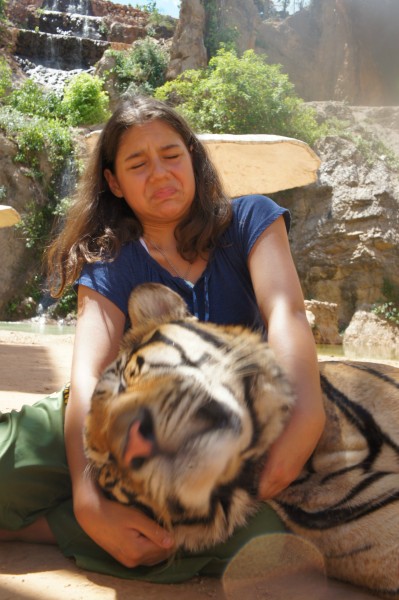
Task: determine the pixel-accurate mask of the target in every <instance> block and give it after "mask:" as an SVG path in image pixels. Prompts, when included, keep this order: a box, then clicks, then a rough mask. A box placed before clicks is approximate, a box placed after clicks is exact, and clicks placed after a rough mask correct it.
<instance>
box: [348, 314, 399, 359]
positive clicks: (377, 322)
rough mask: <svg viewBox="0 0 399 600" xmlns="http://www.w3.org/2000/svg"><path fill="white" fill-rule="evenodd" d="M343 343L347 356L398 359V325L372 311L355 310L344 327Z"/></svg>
mask: <svg viewBox="0 0 399 600" xmlns="http://www.w3.org/2000/svg"><path fill="white" fill-rule="evenodd" d="M343 344H344V348H345V353H346V355H347V356H353V357H354V358H362V357H364V356H372V357H373V358H375V359H378V358H380V359H392V360H398V359H399V326H398V325H395V324H394V323H390V322H389V321H386V320H385V319H382V318H381V317H379V316H378V315H375V314H374V313H372V312H369V311H365V310H359V311H357V312H356V313H355V314H354V315H353V317H352V320H351V322H350V324H349V326H348V328H347V329H346V331H345V333H344V337H343Z"/></svg>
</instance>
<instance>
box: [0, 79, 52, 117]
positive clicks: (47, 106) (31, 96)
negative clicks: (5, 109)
mask: <svg viewBox="0 0 399 600" xmlns="http://www.w3.org/2000/svg"><path fill="white" fill-rule="evenodd" d="M59 103H60V99H59V97H58V96H57V94H56V93H55V92H49V91H47V90H45V89H44V88H43V86H41V85H39V84H38V83H36V82H35V81H33V80H32V79H26V80H25V81H24V82H23V84H22V85H21V86H20V87H19V88H17V89H16V90H14V91H13V92H11V94H10V95H9V96H8V97H7V99H6V104H8V105H9V106H12V107H13V108H15V109H16V110H18V111H19V112H21V113H24V114H26V115H31V116H33V115H38V116H40V117H45V118H51V117H53V118H54V117H57V116H59V115H58V113H59Z"/></svg>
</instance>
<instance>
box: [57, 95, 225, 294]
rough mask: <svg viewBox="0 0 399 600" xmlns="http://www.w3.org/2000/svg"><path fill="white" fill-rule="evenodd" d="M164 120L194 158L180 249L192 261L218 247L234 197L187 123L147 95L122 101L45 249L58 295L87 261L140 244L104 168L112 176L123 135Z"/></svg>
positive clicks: (138, 228)
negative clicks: (132, 243) (191, 191)
mask: <svg viewBox="0 0 399 600" xmlns="http://www.w3.org/2000/svg"><path fill="white" fill-rule="evenodd" d="M154 120H161V121H163V122H164V123H166V124H167V125H169V127H171V128H172V129H174V130H175V131H176V133H178V134H179V136H180V137H181V138H182V140H183V142H184V144H185V145H186V147H187V149H188V150H189V152H190V154H191V157H192V164H193V170H194V177H195V190H196V191H195V196H194V201H193V203H192V205H191V208H190V211H189V214H188V215H187V216H186V217H185V218H184V219H183V220H182V221H181V222H180V223H179V224H178V225H177V227H176V229H175V238H176V242H177V250H178V252H179V253H180V254H181V256H182V257H183V258H185V259H186V260H190V261H193V260H195V258H197V257H198V256H200V255H203V254H204V253H206V252H209V251H211V250H212V249H214V248H215V246H216V244H217V240H218V238H219V237H220V235H221V233H222V232H223V231H224V230H225V229H226V227H227V226H228V224H229V223H230V220H231V205H230V199H229V198H228V197H227V195H226V194H225V192H224V190H223V186H222V184H221V181H220V178H219V176H218V173H217V171H216V168H215V166H214V165H213V163H212V161H211V160H210V158H209V157H208V154H207V152H206V149H205V147H204V145H203V144H202V143H201V141H200V140H199V139H198V137H197V136H196V135H195V133H194V132H193V131H192V130H191V128H190V126H189V125H188V123H187V122H186V121H185V120H184V119H183V118H182V116H181V115H179V113H178V112H176V111H175V110H174V109H173V108H172V107H170V106H169V105H168V104H166V103H164V102H161V101H159V100H156V99H154V98H152V97H145V96H128V97H124V98H123V99H122V100H121V102H120V103H119V105H118V107H117V108H116V110H115V112H114V113H113V115H112V116H111V118H110V119H109V121H108V122H107V123H106V124H105V126H104V128H103V130H102V132H101V135H100V137H99V139H98V142H97V144H96V147H95V149H94V151H93V152H92V153H91V156H90V158H89V160H88V164H87V166H86V169H85V172H84V174H83V175H82V177H81V180H80V183H79V186H78V190H77V194H76V196H75V199H74V201H73V203H72V205H71V207H70V209H69V211H68V214H67V216H66V220H65V224H64V226H63V229H62V231H61V233H59V234H57V236H56V237H55V239H54V241H53V242H52V244H51V245H50V246H49V248H48V251H47V257H46V258H47V269H48V274H49V286H50V291H51V293H52V295H53V296H54V297H60V296H61V295H62V293H63V290H64V289H65V287H66V286H67V285H71V284H72V283H73V282H74V281H75V280H76V279H77V277H78V276H79V274H80V272H81V270H82V267H83V265H84V264H85V263H92V262H96V261H100V260H108V261H112V260H113V259H114V258H115V257H116V255H117V254H118V252H119V250H120V248H121V246H122V245H123V244H125V243H126V242H128V241H131V240H137V239H138V238H139V237H140V236H141V235H142V233H143V228H142V225H141V223H140V221H139V219H138V218H137V217H136V215H135V214H134V212H133V210H132V209H131V208H130V207H129V206H128V204H127V203H126V202H125V200H124V199H123V198H117V197H116V196H114V194H113V193H112V192H111V190H110V188H109V186H108V183H107V181H106V179H105V177H104V170H105V169H110V170H111V172H114V163H115V158H116V155H117V152H118V148H119V145H120V142H121V140H122V137H123V135H124V134H125V133H126V131H127V130H129V129H130V128H131V127H135V126H137V125H143V124H144V123H148V122H151V121H154Z"/></svg>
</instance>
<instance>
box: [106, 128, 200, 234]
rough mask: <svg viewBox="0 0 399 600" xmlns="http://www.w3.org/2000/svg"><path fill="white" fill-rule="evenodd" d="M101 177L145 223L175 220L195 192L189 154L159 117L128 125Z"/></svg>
mask: <svg viewBox="0 0 399 600" xmlns="http://www.w3.org/2000/svg"><path fill="white" fill-rule="evenodd" d="M104 176H105V178H106V180H107V182H108V185H109V187H110V189H111V191H112V193H113V194H114V195H115V196H117V197H120V198H124V199H125V200H126V202H127V204H128V205H129V206H130V207H131V208H132V210H133V211H134V213H135V214H136V216H137V218H138V219H139V220H140V222H141V223H142V225H143V227H144V228H145V227H146V225H149V226H151V225H153V226H154V225H155V226H156V225H159V224H163V223H178V222H179V221H181V219H182V218H183V217H184V216H185V215H186V214H187V213H188V211H189V209H190V206H191V203H192V202H193V200H194V195H195V178H194V170H193V165H192V159H191V154H190V152H189V150H188V149H187V147H186V145H185V143H184V141H183V140H182V138H181V137H180V135H179V134H178V133H177V132H176V131H175V130H174V129H173V128H172V127H170V126H169V125H167V124H166V123H165V122H163V121H161V120H159V119H158V120H155V121H150V122H148V123H145V124H143V125H136V126H134V127H131V128H130V129H129V130H128V131H127V132H126V133H125V134H124V135H123V136H122V139H121V141H120V144H119V148H118V151H117V154H116V159H115V165H114V172H112V171H111V170H110V169H105V171H104Z"/></svg>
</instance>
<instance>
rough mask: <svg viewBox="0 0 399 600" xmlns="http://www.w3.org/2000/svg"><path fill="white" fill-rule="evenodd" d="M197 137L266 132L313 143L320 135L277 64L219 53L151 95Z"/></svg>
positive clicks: (250, 54) (247, 54) (247, 55)
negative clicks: (184, 120) (179, 114)
mask: <svg viewBox="0 0 399 600" xmlns="http://www.w3.org/2000/svg"><path fill="white" fill-rule="evenodd" d="M155 95H156V97H157V98H159V99H161V100H167V101H169V102H171V103H173V104H174V105H176V106H177V107H178V109H179V110H180V111H181V112H182V114H184V116H185V117H186V118H187V119H188V120H189V121H190V123H191V124H192V126H193V127H194V128H195V129H196V130H197V131H198V132H202V133H205V132H207V133H232V134H248V133H258V134H259V133H267V134H278V135H284V136H288V137H295V138H300V139H302V140H304V141H306V142H308V143H313V142H314V141H315V139H317V138H318V137H319V136H320V135H321V131H320V128H319V126H318V124H317V122H316V119H315V114H314V112H313V110H311V109H309V108H307V107H306V106H305V104H304V102H303V101H302V100H301V99H300V98H299V97H298V96H297V95H296V94H295V91H294V86H293V84H292V83H291V82H290V81H289V78H288V76H287V75H286V74H284V73H282V72H281V67H280V65H270V64H268V63H267V62H266V59H265V57H262V56H260V55H257V54H255V53H254V52H253V50H247V51H246V52H244V54H243V55H242V56H241V57H239V56H238V55H237V53H236V52H235V51H233V50H226V49H225V48H221V49H220V50H219V51H218V53H217V55H216V56H215V57H213V58H212V59H211V60H210V61H209V65H208V67H206V68H205V69H199V70H190V71H185V72H184V73H183V74H182V75H180V76H179V77H178V78H177V79H175V80H174V81H170V82H167V83H166V84H165V85H164V86H162V87H160V88H158V89H157V90H156V93H155Z"/></svg>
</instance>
